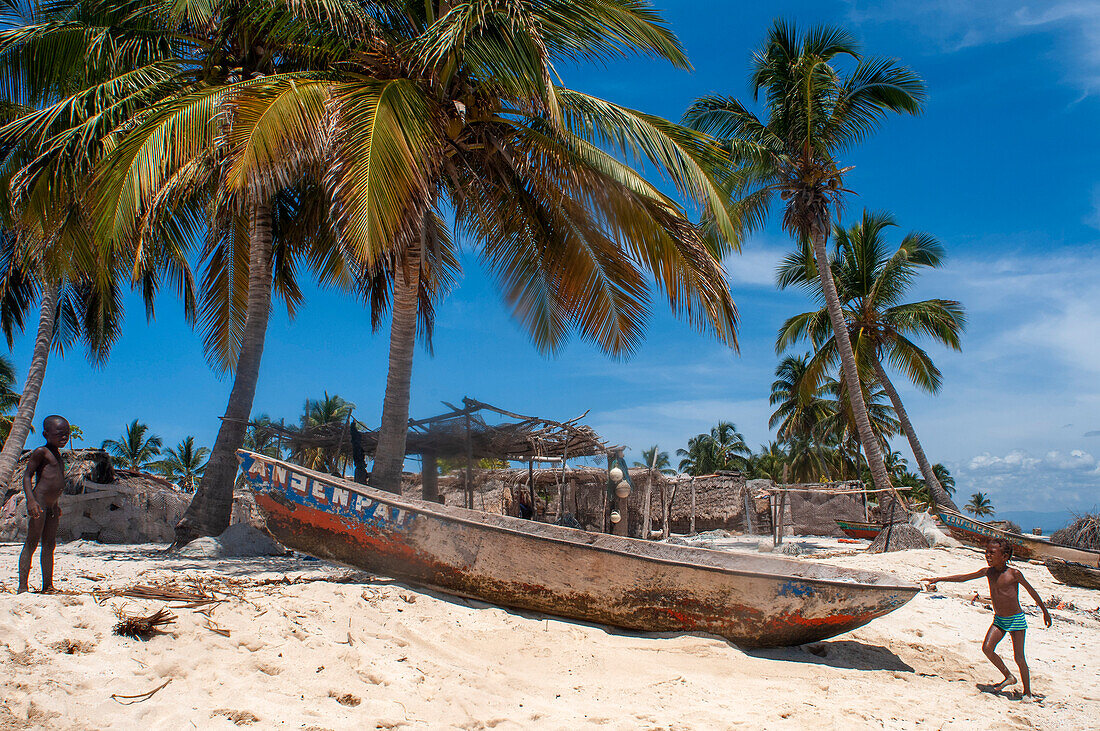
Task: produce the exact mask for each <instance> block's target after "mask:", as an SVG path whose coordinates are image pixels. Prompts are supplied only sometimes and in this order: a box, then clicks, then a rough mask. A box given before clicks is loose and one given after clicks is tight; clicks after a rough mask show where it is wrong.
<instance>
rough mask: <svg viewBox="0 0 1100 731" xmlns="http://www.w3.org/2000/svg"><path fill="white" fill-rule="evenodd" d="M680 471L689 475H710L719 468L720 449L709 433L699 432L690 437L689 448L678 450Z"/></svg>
mask: <svg viewBox="0 0 1100 731" xmlns="http://www.w3.org/2000/svg"><path fill="white" fill-rule="evenodd" d="M676 456H677V457H683V459H681V460H680V465H679V467H680V471H681V472H686V473H688V474H689V475H696V476H698V475H709V474H713V473H714V472H715V471H717V470H718V464H719V461H718V449H717V447H716V445H715V444H714V440H713V439H712V438H711V436H710V435H709V434H698V435H696V436H694V437H691V438H689V439H688V442H687V448H681V449H677V450H676Z"/></svg>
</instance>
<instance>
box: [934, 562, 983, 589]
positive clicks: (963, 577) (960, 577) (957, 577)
mask: <svg viewBox="0 0 1100 731" xmlns="http://www.w3.org/2000/svg"><path fill="white" fill-rule="evenodd" d="M988 571H989V567H988V566H983V567H982V568H980V569H978V570H977V571H971V572H970V573H969V574H954V575H952V576H932V577H928V578H924V579H921V580H920V581H921V583H922V584H931V585H933V586H935V585H936V584H938V583H939V582H941V581H956V582H958V581H970V580H971V579H980V578H981V577H983V576H985V575H986V573H987V572H988Z"/></svg>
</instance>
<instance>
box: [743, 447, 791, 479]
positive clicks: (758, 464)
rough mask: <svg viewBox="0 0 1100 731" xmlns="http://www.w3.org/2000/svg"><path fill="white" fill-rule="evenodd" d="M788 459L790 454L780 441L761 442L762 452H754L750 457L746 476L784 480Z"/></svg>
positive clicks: (749, 477)
mask: <svg viewBox="0 0 1100 731" xmlns="http://www.w3.org/2000/svg"><path fill="white" fill-rule="evenodd" d="M787 460H788V455H787V453H786V451H784V449H783V446H782V445H781V444H780V443H779V442H777V441H772V442H768V443H767V444H761V445H760V452H759V453H753V454H752V455H751V456H750V457H749V463H748V468H747V470H746V472H745V477H746V478H748V479H750V480H771V481H772V482H783V481H784V473H785V472H786V471H787V470H786V467H787Z"/></svg>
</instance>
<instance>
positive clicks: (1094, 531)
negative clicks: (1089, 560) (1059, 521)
mask: <svg viewBox="0 0 1100 731" xmlns="http://www.w3.org/2000/svg"><path fill="white" fill-rule="evenodd" d="M1050 540H1052V541H1053V542H1055V543H1062V544H1064V545H1067V546H1076V547H1077V548H1089V549H1092V550H1093V551H1100V515H1090V514H1087V513H1086V514H1085V515H1079V516H1077V520H1075V521H1073V522H1072V523H1070V524H1069V525H1067V526H1066V527H1065V528H1062V529H1061V530H1056V531H1054V533H1053V534H1052V535H1051V536H1050Z"/></svg>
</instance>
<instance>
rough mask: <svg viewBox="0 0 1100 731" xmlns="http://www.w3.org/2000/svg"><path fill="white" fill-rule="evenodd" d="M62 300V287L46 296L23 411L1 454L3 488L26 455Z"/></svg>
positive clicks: (55, 287) (52, 288) (53, 288)
mask: <svg viewBox="0 0 1100 731" xmlns="http://www.w3.org/2000/svg"><path fill="white" fill-rule="evenodd" d="M60 296H61V286H60V285H59V284H55V285H47V286H46V287H45V291H44V292H43V294H42V309H41V311H40V312H39V315H38V335H37V337H36V338H35V340H34V353H33V355H32V356H31V367H30V370H28V371H27V382H26V383H24V384H23V393H22V395H20V397H19V408H18V409H17V410H16V412H15V419H13V420H12V424H11V431H9V432H8V438H7V439H6V440H5V441H4V449H3V450H2V451H0V485H3V486H5V487H6V486H7V485H9V484H10V483H11V476H12V473H13V472H14V471H15V465H16V464H17V463H18V462H19V457H20V456H21V455H22V454H23V445H24V444H26V443H27V435H29V434H30V432H31V422H33V421H34V410H35V407H37V406H38V395H39V393H41V391H42V381H43V380H44V379H45V377H46V363H47V361H49V358H50V348H51V347H52V346H53V331H54V325H55V324H56V322H57V300H58V298H59V297H60Z"/></svg>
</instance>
